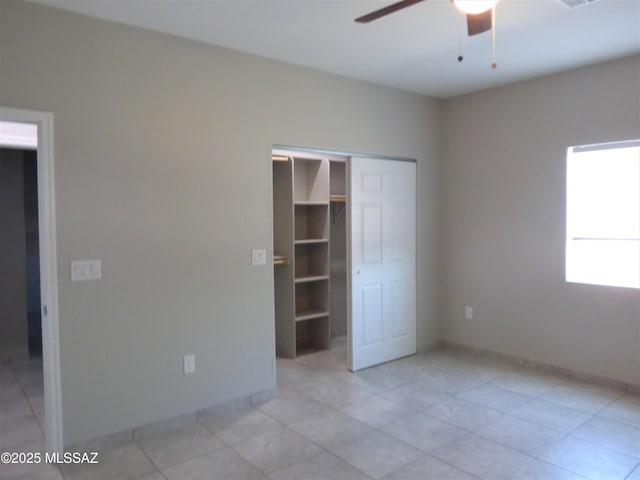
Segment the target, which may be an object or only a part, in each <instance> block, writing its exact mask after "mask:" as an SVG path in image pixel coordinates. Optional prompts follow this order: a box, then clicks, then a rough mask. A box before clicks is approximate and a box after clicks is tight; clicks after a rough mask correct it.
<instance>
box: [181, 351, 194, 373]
mask: <svg viewBox="0 0 640 480" xmlns="http://www.w3.org/2000/svg"><path fill="white" fill-rule="evenodd" d="M183 366H184V373H185V375H188V374H190V373H194V372H195V371H196V356H195V355H194V354H193V353H191V354H189V355H185V356H184V365H183Z"/></svg>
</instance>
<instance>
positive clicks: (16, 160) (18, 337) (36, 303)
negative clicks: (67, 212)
mask: <svg viewBox="0 0 640 480" xmlns="http://www.w3.org/2000/svg"><path fill="white" fill-rule="evenodd" d="M0 154H1V155H0V168H1V169H2V175H0V186H1V187H2V188H1V191H0V195H2V197H3V200H7V201H6V202H5V201H3V202H2V203H3V205H2V207H0V208H4V209H6V211H3V212H2V215H3V216H4V219H5V220H7V221H9V222H10V224H11V227H10V228H4V229H3V234H4V235H7V239H9V237H11V240H10V241H11V242H13V243H14V245H13V246H12V247H11V248H9V245H8V243H7V242H4V241H3V242H2V243H3V248H2V250H3V251H2V252H1V253H0V256H1V261H2V264H3V270H4V269H5V267H7V268H8V267H11V268H12V270H11V271H12V272H14V274H15V275H16V276H17V277H14V278H13V281H12V282H10V281H9V280H8V279H4V278H2V279H0V282H1V281H5V280H6V281H5V283H6V284H7V286H8V288H10V289H11V291H12V292H13V293H14V294H15V295H14V297H15V298H13V302H11V301H10V300H11V298H8V297H7V298H2V301H0V308H2V309H3V312H2V316H3V322H8V321H11V322H13V323H12V326H11V327H10V328H7V329H6V330H5V328H4V326H3V335H2V336H1V340H0V341H1V342H2V343H1V344H0V362H3V363H4V364H5V365H6V364H7V362H8V364H9V365H13V366H14V367H13V372H14V373H15V378H16V380H17V381H18V382H17V383H18V384H19V386H20V390H21V391H22V393H23V394H24V396H25V397H26V400H27V401H28V402H29V404H30V409H31V411H32V413H33V414H34V416H35V417H36V418H37V422H38V423H39V424H40V426H39V427H38V428H39V429H41V431H42V432H44V440H45V444H46V450H47V451H48V452H58V453H61V452H62V451H63V445H64V444H63V438H62V409H61V392H60V355H59V335H58V296H57V273H56V247H55V195H54V164H53V115H52V114H51V113H47V112H37V111H31V110H21V109H14V108H7V107H0ZM5 197H6V198H5ZM9 197H11V200H10V199H9ZM5 250H7V251H5ZM12 252H13V253H12ZM9 331H10V332H11V333H10V334H9V333H8V332H9ZM5 371H6V370H5ZM31 433H33V431H32V432H31Z"/></svg>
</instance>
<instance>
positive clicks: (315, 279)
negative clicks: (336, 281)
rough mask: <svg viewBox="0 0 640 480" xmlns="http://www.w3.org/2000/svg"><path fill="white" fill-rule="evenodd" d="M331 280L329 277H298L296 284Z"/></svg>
mask: <svg viewBox="0 0 640 480" xmlns="http://www.w3.org/2000/svg"><path fill="white" fill-rule="evenodd" d="M323 280H329V275H309V276H305V277H296V279H295V280H294V282H295V283H307V282H319V281H323Z"/></svg>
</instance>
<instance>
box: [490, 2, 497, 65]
mask: <svg viewBox="0 0 640 480" xmlns="http://www.w3.org/2000/svg"><path fill="white" fill-rule="evenodd" d="M491 42H492V48H493V61H492V62H491V69H492V70H495V69H496V67H497V66H498V62H497V61H496V6H495V5H494V6H493V8H492V9H491Z"/></svg>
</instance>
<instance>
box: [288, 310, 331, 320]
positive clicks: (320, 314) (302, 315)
mask: <svg viewBox="0 0 640 480" xmlns="http://www.w3.org/2000/svg"><path fill="white" fill-rule="evenodd" d="M328 316H329V312H324V311H314V310H311V311H307V312H299V313H297V314H296V322H304V321H306V320H315V319H316V318H325V317H328Z"/></svg>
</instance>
